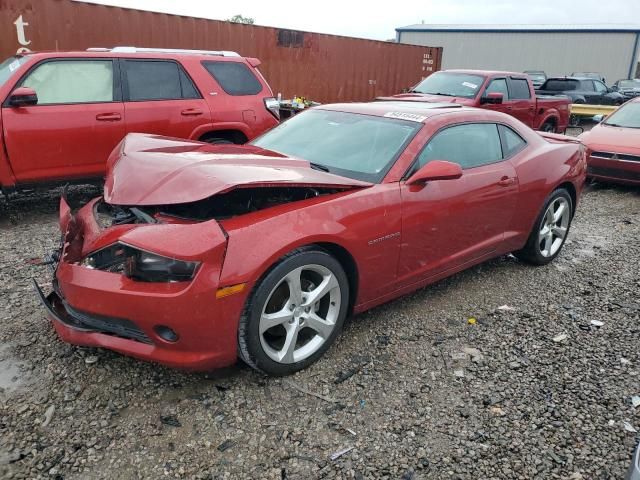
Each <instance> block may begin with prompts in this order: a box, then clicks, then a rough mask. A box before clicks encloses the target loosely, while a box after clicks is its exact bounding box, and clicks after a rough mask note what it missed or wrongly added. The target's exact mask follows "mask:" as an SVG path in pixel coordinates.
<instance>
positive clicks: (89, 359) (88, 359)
mask: <svg viewBox="0 0 640 480" xmlns="http://www.w3.org/2000/svg"><path fill="white" fill-rule="evenodd" d="M97 361H98V357H97V356H96V355H89V356H88V357H84V363H86V364H87V365H92V364H94V363H96V362H97Z"/></svg>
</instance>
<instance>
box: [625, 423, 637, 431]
mask: <svg viewBox="0 0 640 480" xmlns="http://www.w3.org/2000/svg"><path fill="white" fill-rule="evenodd" d="M622 424H623V425H624V429H625V430H626V431H627V432H630V433H636V432H637V431H638V430H636V427H634V426H633V425H631V424H630V423H629V422H622Z"/></svg>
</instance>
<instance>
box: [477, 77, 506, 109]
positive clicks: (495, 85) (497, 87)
mask: <svg viewBox="0 0 640 480" xmlns="http://www.w3.org/2000/svg"><path fill="white" fill-rule="evenodd" d="M489 93H501V94H502V103H483V105H482V108H485V109H487V110H493V111H494V112H503V113H508V114H509V115H511V114H512V113H513V101H512V100H511V99H510V97H509V88H508V87H507V79H506V78H494V79H492V80H491V81H490V82H489V83H488V84H487V87H486V88H485V90H484V93H483V94H482V98H486V97H487V95H488V94H489Z"/></svg>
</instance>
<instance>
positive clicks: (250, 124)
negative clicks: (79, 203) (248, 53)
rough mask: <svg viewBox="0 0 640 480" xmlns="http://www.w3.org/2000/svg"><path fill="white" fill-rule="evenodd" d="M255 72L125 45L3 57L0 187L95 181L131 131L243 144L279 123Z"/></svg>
mask: <svg viewBox="0 0 640 480" xmlns="http://www.w3.org/2000/svg"><path fill="white" fill-rule="evenodd" d="M259 64H260V61H259V60H258V59H255V58H243V57H241V56H239V55H238V54H237V53H234V52H224V51H219V52H213V51H200V50H157V49H146V48H134V47H117V48H113V49H89V50H88V51H86V52H64V53H61V52H49V53H32V54H25V55H18V56H15V57H12V58H9V59H8V60H6V61H4V62H3V63H0V99H1V100H2V114H1V115H0V130H1V132H2V136H1V137H0V187H1V188H2V190H3V191H4V192H5V193H6V192H10V191H12V190H15V189H20V188H24V187H26V186H32V185H34V184H42V183H55V182H60V181H63V182H64V181H70V180H74V181H82V180H89V179H96V178H100V177H102V176H103V175H104V171H105V162H106V160H107V157H108V156H109V154H110V152H111V151H112V150H113V148H114V147H115V146H116V145H117V144H118V142H119V141H120V140H122V138H123V137H124V136H125V135H126V134H127V133H130V132H144V133H154V134H159V135H168V136H172V137H181V138H190V139H197V140H204V141H207V142H212V143H244V142H246V141H247V140H250V139H252V138H253V137H255V136H257V135H258V134H260V133H262V132H264V131H266V130H268V129H270V128H272V127H273V126H275V125H276V124H277V123H278V103H277V101H276V100H275V99H274V98H273V93H272V91H271V88H270V87H269V85H268V84H267V82H266V81H265V79H264V78H263V76H262V75H261V74H260V72H259V71H258V69H257V67H258V65H259Z"/></svg>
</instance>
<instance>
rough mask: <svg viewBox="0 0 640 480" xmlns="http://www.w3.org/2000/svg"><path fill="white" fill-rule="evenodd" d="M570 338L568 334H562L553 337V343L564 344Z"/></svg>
mask: <svg viewBox="0 0 640 480" xmlns="http://www.w3.org/2000/svg"><path fill="white" fill-rule="evenodd" d="M567 338H568V335H567V334H566V333H561V334H560V335H556V336H555V337H553V341H554V342H556V343H560V342H564V341H565V340H566V339H567Z"/></svg>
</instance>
